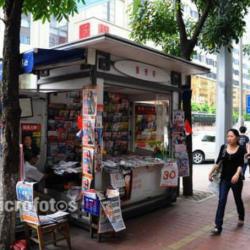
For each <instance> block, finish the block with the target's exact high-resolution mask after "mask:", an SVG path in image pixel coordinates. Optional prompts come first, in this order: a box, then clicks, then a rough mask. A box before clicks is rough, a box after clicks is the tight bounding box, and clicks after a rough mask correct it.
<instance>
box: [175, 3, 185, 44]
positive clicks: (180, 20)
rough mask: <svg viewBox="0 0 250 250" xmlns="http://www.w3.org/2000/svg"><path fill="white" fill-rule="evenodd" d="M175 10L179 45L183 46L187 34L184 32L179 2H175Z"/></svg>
mask: <svg viewBox="0 0 250 250" xmlns="http://www.w3.org/2000/svg"><path fill="white" fill-rule="evenodd" d="M176 9H177V11H176V20H177V25H178V27H179V31H180V40H181V44H184V43H186V42H187V32H186V27H185V23H184V20H183V13H182V10H181V0H176Z"/></svg>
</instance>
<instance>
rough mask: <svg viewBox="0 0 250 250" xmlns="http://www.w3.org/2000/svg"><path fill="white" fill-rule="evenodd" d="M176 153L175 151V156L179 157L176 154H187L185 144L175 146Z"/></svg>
mask: <svg viewBox="0 0 250 250" xmlns="http://www.w3.org/2000/svg"><path fill="white" fill-rule="evenodd" d="M174 151H175V156H177V155H176V153H186V152H187V146H186V145H185V144H175V145H174Z"/></svg>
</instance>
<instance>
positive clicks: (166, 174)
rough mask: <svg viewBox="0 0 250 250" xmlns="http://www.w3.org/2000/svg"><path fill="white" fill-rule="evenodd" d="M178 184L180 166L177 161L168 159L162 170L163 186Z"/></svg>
mask: <svg viewBox="0 0 250 250" xmlns="http://www.w3.org/2000/svg"><path fill="white" fill-rule="evenodd" d="M177 185H178V166H177V163H176V162H175V161H168V162H167V163H166V164H165V165H164V167H163V168H162V170H161V184H160V186H161V187H176V186H177Z"/></svg>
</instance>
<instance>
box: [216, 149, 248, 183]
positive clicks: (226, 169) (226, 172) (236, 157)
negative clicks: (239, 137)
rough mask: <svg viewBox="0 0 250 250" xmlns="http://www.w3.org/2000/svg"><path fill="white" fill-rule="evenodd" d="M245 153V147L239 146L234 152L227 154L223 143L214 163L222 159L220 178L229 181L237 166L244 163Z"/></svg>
mask: <svg viewBox="0 0 250 250" xmlns="http://www.w3.org/2000/svg"><path fill="white" fill-rule="evenodd" d="M245 154H246V147H242V146H239V149H238V150H237V151H236V152H235V153H234V154H229V153H228V152H227V151H226V147H225V145H222V146H221V148H220V153H219V156H218V159H217V161H216V164H218V163H219V162H220V161H221V160H222V171H221V179H222V180H228V181H231V179H232V177H233V176H234V175H235V173H236V171H237V168H238V167H242V168H243V165H244V155H245Z"/></svg>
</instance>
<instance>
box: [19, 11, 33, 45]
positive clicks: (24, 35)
mask: <svg viewBox="0 0 250 250" xmlns="http://www.w3.org/2000/svg"><path fill="white" fill-rule="evenodd" d="M30 24H31V16H30V15H29V16H26V15H22V19H21V29H20V43H21V44H30V26H31V25H30Z"/></svg>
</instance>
